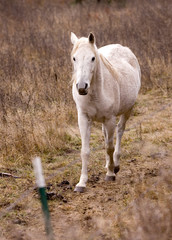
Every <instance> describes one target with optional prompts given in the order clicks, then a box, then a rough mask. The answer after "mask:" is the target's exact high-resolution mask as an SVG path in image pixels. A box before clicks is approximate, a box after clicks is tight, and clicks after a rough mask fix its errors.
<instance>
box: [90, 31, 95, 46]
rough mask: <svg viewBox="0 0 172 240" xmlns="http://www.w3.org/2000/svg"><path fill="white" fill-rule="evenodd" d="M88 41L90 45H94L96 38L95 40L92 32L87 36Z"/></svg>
mask: <svg viewBox="0 0 172 240" xmlns="http://www.w3.org/2000/svg"><path fill="white" fill-rule="evenodd" d="M88 40H89V42H90V43H92V44H94V43H95V42H96V38H95V36H94V34H93V33H92V32H90V34H89V36H88Z"/></svg>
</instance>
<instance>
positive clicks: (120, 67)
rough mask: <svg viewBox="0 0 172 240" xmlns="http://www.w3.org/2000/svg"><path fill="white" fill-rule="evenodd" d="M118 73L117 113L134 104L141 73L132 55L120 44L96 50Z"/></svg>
mask: <svg viewBox="0 0 172 240" xmlns="http://www.w3.org/2000/svg"><path fill="white" fill-rule="evenodd" d="M98 51H99V53H100V54H102V55H103V56H104V57H105V58H106V59H107V60H108V61H109V62H110V63H111V65H112V66H113V67H114V69H115V71H116V72H117V73H118V79H117V80H118V83H119V87H120V109H119V113H122V112H123V111H126V108H130V107H132V105H133V104H134V102H135V100H136V98H137V95H138V92H139V89H140V85H141V72H140V66H139V63H138V60H137V58H136V56H135V55H134V53H133V52H132V51H131V50H130V49H129V48H128V47H123V46H122V45H120V44H110V45H107V46H104V47H101V48H99V49H98Z"/></svg>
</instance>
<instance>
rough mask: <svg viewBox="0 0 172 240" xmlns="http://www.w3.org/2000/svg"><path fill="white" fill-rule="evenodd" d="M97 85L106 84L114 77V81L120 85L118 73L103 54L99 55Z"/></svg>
mask: <svg viewBox="0 0 172 240" xmlns="http://www.w3.org/2000/svg"><path fill="white" fill-rule="evenodd" d="M95 78H96V85H99V86H102V87H103V86H104V85H106V84H107V83H108V81H111V79H113V83H114V84H117V85H118V75H117V72H116V71H115V69H114V68H113V66H112V65H111V63H110V62H109V61H108V60H107V59H106V58H105V57H104V56H103V55H101V54H99V55H98V61H97V68H96V74H95Z"/></svg>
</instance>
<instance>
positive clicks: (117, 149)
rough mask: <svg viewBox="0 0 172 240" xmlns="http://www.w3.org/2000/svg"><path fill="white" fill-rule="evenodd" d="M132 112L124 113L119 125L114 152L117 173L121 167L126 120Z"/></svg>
mask: <svg viewBox="0 0 172 240" xmlns="http://www.w3.org/2000/svg"><path fill="white" fill-rule="evenodd" d="M130 113H131V110H130V111H128V112H127V113H124V114H123V115H121V117H120V120H119V123H118V125H117V129H116V145H115V152H114V162H115V168H114V172H115V173H117V172H118V171H119V169H120V167H119V159H120V155H121V139H122V135H123V133H124V130H125V125H126V122H127V120H128V119H129V117H130Z"/></svg>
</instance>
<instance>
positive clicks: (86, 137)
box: [74, 112, 91, 192]
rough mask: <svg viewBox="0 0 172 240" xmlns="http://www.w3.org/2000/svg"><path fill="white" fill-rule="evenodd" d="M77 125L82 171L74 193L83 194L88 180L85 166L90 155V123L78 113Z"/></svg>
mask: <svg viewBox="0 0 172 240" xmlns="http://www.w3.org/2000/svg"><path fill="white" fill-rule="evenodd" d="M78 124H79V130H80V134H81V140H82V148H81V159H82V170H81V176H80V181H79V183H78V184H77V185H76V187H75V190H74V191H75V192H83V191H84V189H85V187H86V183H87V180H88V171H87V165H88V159H89V155H90V147H89V142H90V128H91V121H90V120H89V119H88V117H87V116H86V115H85V114H83V113H81V112H78Z"/></svg>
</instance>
